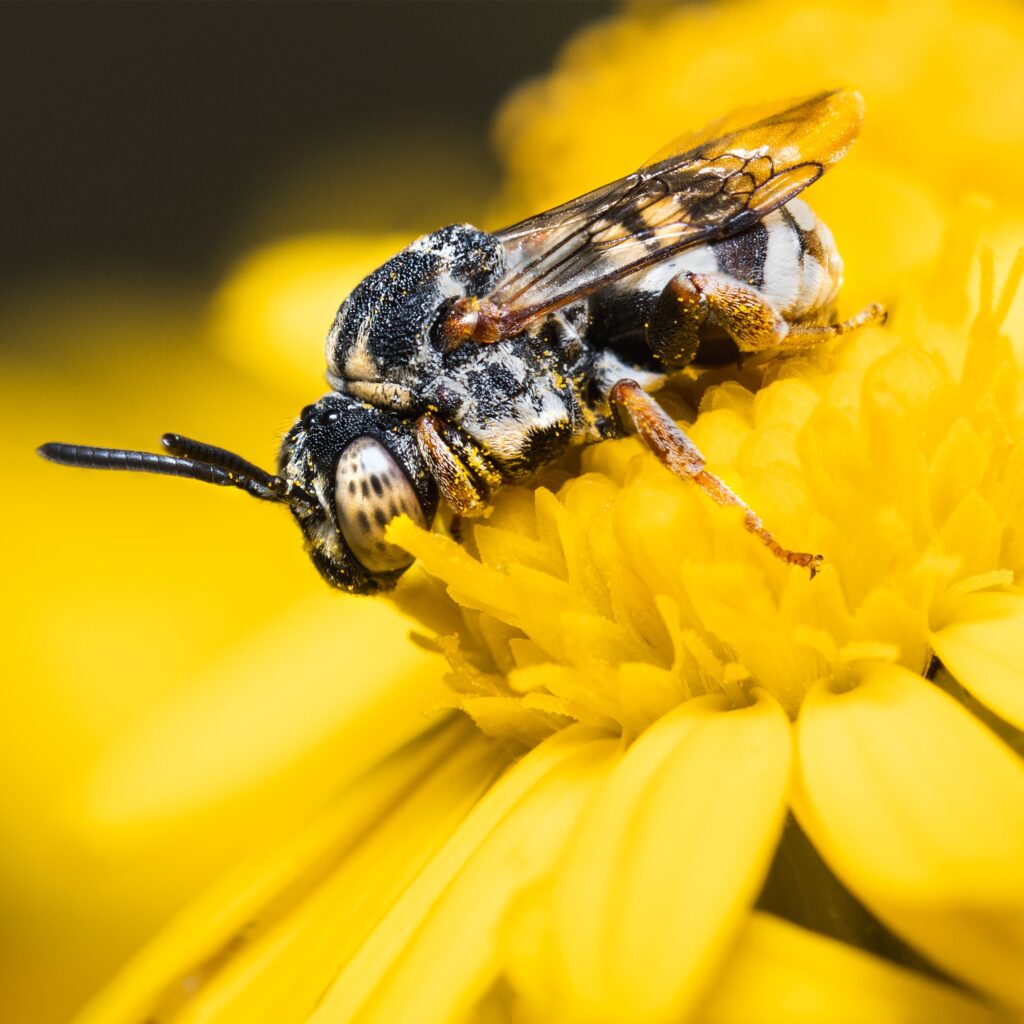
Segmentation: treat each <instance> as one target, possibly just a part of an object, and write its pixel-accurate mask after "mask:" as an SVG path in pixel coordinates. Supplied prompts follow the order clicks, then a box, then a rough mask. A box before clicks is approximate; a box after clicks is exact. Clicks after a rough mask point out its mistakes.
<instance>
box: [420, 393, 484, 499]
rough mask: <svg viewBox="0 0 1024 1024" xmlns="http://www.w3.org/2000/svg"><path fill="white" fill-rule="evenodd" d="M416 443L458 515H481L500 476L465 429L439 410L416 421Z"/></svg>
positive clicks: (443, 496) (431, 472)
mask: <svg viewBox="0 0 1024 1024" xmlns="http://www.w3.org/2000/svg"><path fill="white" fill-rule="evenodd" d="M415 432H416V445H417V447H418V448H419V450H420V455H422V456H423V460H424V461H425V462H426V464H427V468H428V469H429V470H430V474H431V476H433V478H434V480H435V481H436V483H437V487H438V490H439V491H440V492H441V497H442V498H444V500H445V501H446V502H447V503H448V506H449V508H451V510H452V512H454V513H455V514H456V515H457V516H465V517H467V518H468V517H471V516H480V515H483V514H484V513H485V512H486V511H487V509H488V508H489V507H490V503H489V501H488V499H489V497H490V495H491V493H492V492H493V491H495V490H497V489H498V487H500V486H501V483H502V480H501V475H500V474H499V473H498V471H497V470H496V469H495V468H494V467H493V466H492V465H491V463H490V460H488V459H487V457H486V456H485V455H484V454H483V452H481V451H480V448H479V447H478V446H477V445H475V444H474V443H473V442H472V441H471V440H470V439H469V438H468V437H466V436H465V435H464V434H463V433H462V431H460V430H458V429H457V428H456V427H453V426H451V424H449V423H446V422H445V421H444V420H443V419H441V417H440V416H438V415H437V414H436V413H432V412H428V413H424V414H423V415H422V416H421V417H420V418H419V419H418V420H417V421H416V431H415Z"/></svg>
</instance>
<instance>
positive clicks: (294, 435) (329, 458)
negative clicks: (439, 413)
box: [279, 393, 437, 594]
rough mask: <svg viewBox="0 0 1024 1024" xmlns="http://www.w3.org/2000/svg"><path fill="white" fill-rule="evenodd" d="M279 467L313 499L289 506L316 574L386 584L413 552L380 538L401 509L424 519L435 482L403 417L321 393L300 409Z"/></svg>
mask: <svg viewBox="0 0 1024 1024" xmlns="http://www.w3.org/2000/svg"><path fill="white" fill-rule="evenodd" d="M279 466H280V472H281V475H282V476H283V477H285V478H286V479H287V480H290V481H292V482H293V483H295V484H297V485H298V486H300V487H301V488H302V489H303V490H304V491H306V492H307V493H308V494H310V495H312V496H314V497H315V498H316V503H317V504H316V507H314V508H307V507H305V506H295V507H293V514H294V516H295V519H296V521H297V522H298V524H299V526H301V527H302V532H303V533H304V534H305V537H306V544H307V549H308V550H309V554H310V557H311V558H312V559H313V563H314V564H315V565H316V567H317V569H319V570H320V573H321V575H323V577H324V578H325V579H326V580H327V581H328V582H329V583H331V584H332V585H333V586H336V587H339V588H340V589H342V590H347V591H350V592H353V593H359V594H369V593H374V592H375V591H378V590H388V589H390V588H391V587H393V586H394V585H395V583H396V582H397V580H398V578H399V576H401V574H402V573H403V572H404V571H405V570H406V569H407V568H408V567H409V566H410V565H411V564H412V561H413V559H412V556H411V555H409V554H408V553H406V552H405V551H403V550H402V549H401V548H398V547H395V545H393V544H389V543H388V542H387V541H386V540H385V536H384V535H385V531H386V529H387V525H388V523H390V521H391V520H392V519H394V518H395V517H396V516H399V515H408V516H409V517H410V518H411V519H412V520H413V521H414V522H417V523H419V524H420V525H421V526H429V525H430V524H431V522H432V521H433V518H434V513H435V512H436V510H437V489H436V486H435V484H434V481H433V479H432V478H431V476H430V474H429V473H428V472H427V469H426V466H425V465H424V463H423V460H422V458H421V456H420V453H419V450H418V448H417V446H416V442H415V440H414V438H413V436H412V432H411V430H410V427H409V424H407V423H406V422H405V421H403V420H400V419H398V418H397V417H395V416H392V415H390V414H389V413H386V412H383V411H382V410H380V409H376V408H373V407H371V406H367V405H365V404H363V403H361V402H357V401H355V400H354V399H352V398H350V397H348V396H345V395H341V394H337V393H332V394H328V395H325V396H324V397H323V398H321V399H320V400H319V401H318V402H317V403H316V404H315V405H311V406H307V407H306V408H305V409H304V410H303V411H302V415H301V416H300V417H299V419H298V421H297V422H296V424H295V426H293V427H292V429H291V430H290V431H289V432H288V434H287V435H286V437H285V439H284V442H283V444H282V446H281V453H280V456H279Z"/></svg>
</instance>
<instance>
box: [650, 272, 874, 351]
mask: <svg viewBox="0 0 1024 1024" xmlns="http://www.w3.org/2000/svg"><path fill="white" fill-rule="evenodd" d="M884 316H885V313H884V310H883V309H882V307H881V306H880V305H878V303H872V304H871V305H870V306H867V307H865V308H864V309H863V310H861V311H860V312H859V313H858V314H857V315H856V316H854V317H851V318H850V319H849V320H844V321H842V322H841V323H837V324H801V323H791V322H790V321H788V320H787V319H786V318H785V317H784V316H783V315H782V314H781V313H780V312H779V311H778V310H777V309H776V308H775V306H774V305H773V304H772V303H771V302H770V301H769V300H768V299H767V298H765V297H764V296H763V295H761V294H760V293H759V292H757V291H755V290H754V289H753V288H749V287H746V286H744V285H740V284H737V283H736V282H735V281H732V280H730V279H727V278H722V277H718V276H717V275H715V274H694V273H689V272H688V273H683V274H679V275H677V276H676V277H674V278H673V279H672V280H671V281H669V283H668V284H667V285H666V286H665V289H664V291H663V292H662V293H661V295H660V296H659V298H658V300H657V303H656V304H655V308H654V311H653V313H652V316H651V319H650V322H649V324H648V326H647V337H648V343H649V344H650V346H651V350H652V351H653V352H655V353H656V354H657V355H658V356H660V357H661V358H662V360H663V361H664V362H665V364H666V366H668V367H669V368H670V369H676V368H678V367H679V366H683V365H685V364H686V363H688V362H690V361H691V360H692V359H693V354H694V353H695V352H696V351H697V344H698V342H699V332H700V329H701V327H703V325H704V324H705V323H706V322H707V321H708V319H709V318H710V319H713V320H714V322H715V323H716V324H718V326H719V327H721V328H722V330H724V331H725V332H726V334H728V335H729V337H731V338H732V339H733V341H735V342H736V345H737V347H738V348H739V350H740V351H741V352H769V351H773V352H795V351H799V350H800V349H804V348H809V347H810V346H812V345H817V344H820V343H821V342H823V341H828V340H829V339H830V338H835V337H838V336H839V335H840V334H846V333H848V332H849V331H853V330H856V329H857V328H858V327H862V326H864V325H865V324H868V323H872V322H874V321H876V320H881V319H882V318H884Z"/></svg>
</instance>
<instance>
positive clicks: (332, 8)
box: [0, 0, 615, 283]
mask: <svg viewBox="0 0 1024 1024" xmlns="http://www.w3.org/2000/svg"><path fill="white" fill-rule="evenodd" d="M614 7H615V5H614V4H613V3H611V2H609V0H575V2H545V0H539V2H531V0H517V2H428V0H422V2H390V3H384V2H368V3H363V2H348V3H305V2H298V3H296V2H292V3H115V4H105V3H7V4H2V5H0V97H2V98H0V104H2V107H3V117H2V120H3V133H2V138H3V145H2V149H3V159H2V160H0V183H2V191H0V194H2V196H3V211H4V212H3V218H2V221H3V232H2V234H3V237H4V239H5V240H4V244H3V246H2V247H0V280H2V279H6V281H7V282H8V283H9V282H11V281H15V282H17V281H19V280H21V281H24V280H25V279H28V280H37V279H38V278H40V277H41V276H42V277H44V278H48V277H50V276H52V275H53V274H54V273H55V272H56V273H78V272H80V271H82V270H83V269H88V270H92V269H95V268H97V267H102V268H110V267H115V268H116V267H118V266H120V265H123V264H125V263H129V264H130V265H131V266H132V268H133V269H134V270H136V271H141V272H143V273H147V272H153V273H161V274H164V273H170V274H172V275H182V276H186V277H193V278H198V279H202V278H205V277H207V276H210V275H215V274H216V273H217V265H218V263H219V261H220V259H221V257H222V252H221V246H222V239H223V237H224V235H225V233H226V232H228V231H229V230H230V228H231V226H232V224H235V223H237V222H242V221H243V220H244V216H243V208H244V207H246V205H247V204H248V205H249V206H251V204H252V196H253V192H254V190H255V191H256V192H258V191H259V189H260V186H261V182H265V181H267V180H269V179H268V176H269V175H271V173H272V172H273V171H274V169H275V168H278V169H280V167H281V166H282V162H285V163H286V162H287V161H288V160H290V159H292V158H293V157H294V156H295V155H296V154H298V155H299V156H302V155H305V157H306V164H307V165H310V164H315V162H316V158H317V157H318V156H319V157H320V158H321V159H325V160H326V159H327V157H326V156H325V154H327V153H331V154H333V155H332V156H331V159H332V160H335V161H342V162H344V161H345V160H346V156H347V155H348V154H352V160H353V162H355V161H356V160H357V159H358V161H359V166H361V167H364V168H365V167H367V166H370V167H373V166H378V167H379V168H380V180H379V181H376V182H374V181H368V182H366V184H365V189H366V190H367V191H366V194H370V192H371V191H372V192H374V193H375V194H376V198H377V201H375V202H374V203H372V204H370V205H372V206H373V207H374V208H375V211H376V212H375V214H374V223H373V224H368V223H360V220H361V218H362V219H364V220H365V219H367V218H366V215H365V214H361V211H362V210H364V209H366V208H367V204H366V203H365V202H363V201H362V200H363V195H361V194H360V191H361V186H360V184H359V182H356V183H355V184H353V183H352V182H349V183H348V185H347V187H346V189H345V191H346V192H347V193H349V194H348V196H347V197H341V196H338V197H337V200H336V202H334V203H333V204H325V203H324V202H323V201H321V202H320V203H319V205H317V204H313V205H312V206H311V208H310V209H309V210H307V211H306V212H305V213H304V214H300V216H299V217H298V220H299V221H302V220H305V221H310V222H313V221H321V220H326V221H328V223H294V221H295V213H294V210H293V211H291V213H290V214H289V215H288V216H286V217H285V218H284V219H285V220H286V221H288V220H289V218H290V220H291V223H286V224H284V225H283V227H285V228H288V227H291V228H293V229H294V228H301V229H304V230H317V229H319V230H328V229H331V228H338V227H347V228H356V229H364V230H372V229H374V228H376V229H383V230H388V229H392V228H395V227H397V226H401V227H403V228H405V227H409V226H412V227H416V228H420V227H423V228H428V227H430V226H432V225H431V224H430V223H424V224H412V225H410V224H409V221H410V220H415V219H416V212H417V211H416V210H415V209H411V204H413V203H415V202H416V197H417V189H416V187H415V175H416V173H417V168H416V167H410V166H408V165H409V163H410V162H412V161H410V160H409V158H408V146H405V147H404V148H403V146H402V145H401V144H400V143H401V141H402V139H403V137H405V138H406V139H407V140H408V138H410V137H411V138H412V139H413V140H414V141H415V143H416V145H417V146H418V147H419V151H420V152H421V153H422V154H423V162H424V167H425V173H426V171H429V170H430V169H431V168H432V169H433V172H434V174H435V176H436V175H437V174H442V175H445V176H447V177H448V178H449V179H450V178H451V177H452V176H453V175H454V176H455V178H456V180H458V179H459V174H460V171H461V169H463V168H464V169H465V178H466V182H467V186H466V187H467V189H472V187H474V186H473V185H472V184H471V183H472V182H477V183H478V182H479V181H480V180H481V179H483V180H487V179H493V181H494V183H496V182H497V180H498V167H497V164H496V161H495V159H494V155H493V152H492V151H491V149H490V147H489V144H488V140H489V130H490V123H491V119H492V115H493V113H494V110H495V108H496V107H497V105H498V103H499V101H500V100H501V98H502V97H503V96H504V95H506V94H507V92H508V91H509V90H510V88H512V87H513V86H514V85H516V84H517V83H519V82H521V81H523V80H524V79H525V78H528V77H530V76H532V75H536V74H538V73H540V72H543V71H545V70H547V69H548V68H549V67H550V65H551V62H552V60H553V58H554V56H555V54H556V53H557V51H558V50H559V48H560V47H561V46H562V45H563V43H564V42H565V41H566V40H567V39H568V38H569V37H570V36H571V35H572V34H573V33H574V31H575V30H576V29H578V28H579V27H580V26H582V25H584V24H586V23H588V22H591V21H593V20H595V19H598V18H600V17H602V16H606V15H608V14H609V13H611V12H612V10H613V9H614ZM417 133H419V136H417ZM449 137H450V138H451V139H453V140H454V139H458V140H459V143H460V145H462V146H463V149H464V148H465V145H464V143H465V140H467V139H473V140H475V139H479V146H478V148H476V149H475V150H474V151H473V155H472V157H471V158H470V159H469V161H468V162H469V164H472V165H473V166H469V167H466V166H465V164H466V160H465V158H462V162H460V163H453V162H452V160H449V163H450V164H451V166H449V165H448V164H446V163H445V154H446V153H448V152H449V147H448V145H447V142H448V138H449ZM451 148H452V149H454V148H455V147H454V145H453V146H452V147H451ZM367 149H369V150H370V153H369V154H367V152H366V151H367ZM375 154H376V158H375ZM399 160H401V161H402V162H403V166H404V170H402V169H400V168H399V167H398V166H396V164H397V163H398V162H399ZM446 168H447V169H446ZM403 175H405V178H404V179H403ZM364 177H373V176H372V175H364ZM403 182H405V184H406V187H403ZM476 187H478V188H479V185H477V186H476ZM382 188H391V189H392V190H393V191H394V192H395V193H396V197H395V202H394V204H393V207H391V208H392V209H393V218H392V219H394V220H395V221H396V223H395V224H387V223H384V224H381V223H379V221H380V219H381V214H380V206H381V203H380V201H379V196H380V191H381V189H382ZM420 194H422V193H420ZM263 199H264V200H266V199H267V197H266V196H264V197H263ZM468 205H470V206H472V205H473V204H472V202H469V204H468ZM431 212H434V211H431ZM443 212H447V211H443ZM410 213H411V216H410ZM453 216H458V214H457V213H454V214H453ZM385 219H387V218H385ZM399 221H401V222H402V223H401V224H400V225H399V224H398V223H397V222H399ZM235 235H236V239H237V231H236V232H235Z"/></svg>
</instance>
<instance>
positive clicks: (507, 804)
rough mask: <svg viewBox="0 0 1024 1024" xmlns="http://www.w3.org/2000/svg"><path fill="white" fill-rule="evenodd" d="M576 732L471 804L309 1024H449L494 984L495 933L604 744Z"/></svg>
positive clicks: (548, 854) (571, 809)
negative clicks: (356, 1023) (352, 1023)
mask: <svg viewBox="0 0 1024 1024" xmlns="http://www.w3.org/2000/svg"><path fill="white" fill-rule="evenodd" d="M601 735H602V734H600V733H597V732H595V731H593V730H588V729H584V728H583V727H579V726H576V727H570V728H568V729H565V730H563V731H562V732H561V733H559V734H557V735H556V736H553V737H552V738H551V739H549V740H546V741H545V742H543V743H542V744H540V745H539V746H537V747H535V748H534V749H533V750H532V751H530V752H529V753H528V754H526V755H525V756H524V757H523V759H522V760H521V761H520V762H519V763H518V764H517V765H516V766H515V767H514V768H513V769H511V770H510V771H509V772H508V773H507V774H506V775H505V776H504V777H503V778H502V779H501V780H500V781H499V782H498V783H497V784H496V785H495V786H494V787H493V788H492V789H491V791H490V792H489V793H488V794H487V795H486V796H485V797H484V798H483V799H482V800H481V801H480V803H479V804H478V805H477V806H476V808H475V809H474V810H473V812H472V813H471V814H470V816H469V817H468V818H467V819H466V820H465V822H464V823H463V824H462V826H461V827H460V828H459V829H458V831H457V832H456V833H455V835H454V836H452V839H451V841H450V842H448V843H447V844H446V845H445V847H444V848H443V849H442V850H441V851H440V852H439V853H438V854H437V856H436V857H434V858H433V860H432V861H431V862H430V864H428V865H427V867H426V868H425V869H424V870H423V871H422V872H421V873H420V875H419V877H418V878H417V879H416V880H415V882H413V884H412V885H411V886H410V887H409V888H408V889H407V890H406V892H405V893H404V894H403V895H402V897H401V899H399V901H398V902H397V903H396V904H395V906H394V907H393V908H392V910H391V912H390V913H389V914H388V915H387V916H386V917H385V918H384V919H383V920H382V921H381V923H380V925H379V926H378V927H377V928H376V930H375V931H374V932H373V934H372V935H370V937H369V939H368V940H367V941H366V943H364V945H363V946H362V947H361V948H360V950H359V951H358V952H357V953H356V955H355V956H354V957H353V958H352V960H351V961H350V962H349V963H348V965H347V966H346V967H345V969H344V970H343V971H342V972H341V974H340V975H339V976H338V979H337V981H336V982H335V984H334V985H333V986H332V987H331V989H330V991H329V992H328V993H327V995H326V996H325V997H324V999H323V1001H322V1002H321V1004H320V1005H319V1007H318V1008H317V1011H316V1012H315V1013H314V1014H313V1015H312V1016H311V1017H310V1018H309V1020H310V1022H311V1024H329V1022H330V1024H334V1022H338V1021H355V1020H358V1021H360V1022H368V1021H382V1022H387V1024H393V1022H395V1021H405V1020H414V1021H416V1024H429V1022H431V1021H437V1022H439V1024H440V1022H448V1021H451V1020H453V1019H456V1018H457V1016H458V1015H459V1014H460V1013H462V1012H465V1011H466V1010H467V1009H468V1008H469V1007H471V1006H472V1005H473V1003H475V1002H476V1000H477V999H479V998H480V996H481V995H483V993H484V992H485V991H486V989H487V988H488V986H489V985H490V984H491V983H492V982H493V981H494V979H495V978H496V977H497V975H498V971H499V968H500V961H499V953H498V923H499V920H500V918H501V916H502V915H503V914H504V912H505V910H506V909H507V907H508V905H509V902H510V901H511V900H512V898H513V897H514V896H515V895H516V894H517V893H518V892H519V891H520V890H521V889H522V888H523V887H524V886H526V885H529V884H530V883H531V882H533V881H534V880H535V879H536V878H537V877H538V876H539V875H541V874H543V873H544V872H545V871H547V870H548V869H549V868H550V866H551V863H552V861H553V859H554V858H555V857H556V856H557V854H558V853H559V851H560V850H561V848H562V845H563V843H564V841H565V838H566V835H567V834H568V832H569V830H570V829H571V827H572V825H573V823H574V822H575V820H576V818H577V816H578V815H579V812H580V808H581V807H582V805H583V804H584V802H585V801H586V800H587V799H588V798H589V797H590V796H591V795H592V794H593V791H594V788H595V786H596V784H597V783H598V782H599V781H600V779H601V778H602V777H603V775H604V773H605V771H606V770H607V767H608V765H609V760H610V757H611V755H612V752H613V750H614V746H615V742H614V741H613V740H610V739H605V738H601Z"/></svg>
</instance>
